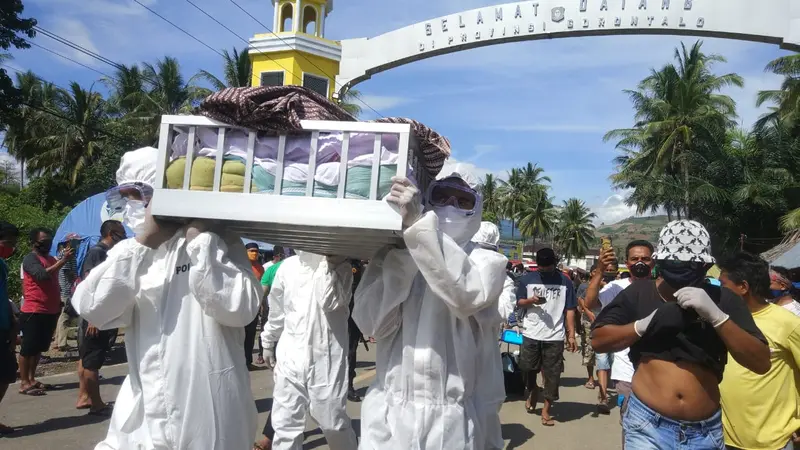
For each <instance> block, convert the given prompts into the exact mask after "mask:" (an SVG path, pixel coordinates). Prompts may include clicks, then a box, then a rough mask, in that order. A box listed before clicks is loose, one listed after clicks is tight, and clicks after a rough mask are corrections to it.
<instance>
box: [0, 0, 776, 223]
mask: <svg viewBox="0 0 800 450" xmlns="http://www.w3.org/2000/svg"><path fill="white" fill-rule="evenodd" d="M139 1H140V2H141V3H143V4H145V5H147V6H149V7H150V8H152V9H153V10H155V11H157V12H158V13H159V14H161V15H163V16H164V17H166V18H168V19H169V20H171V21H172V22H173V23H174V24H176V25H177V26H180V27H182V28H184V29H185V30H187V31H188V32H189V33H191V34H192V35H194V36H195V37H197V38H198V39H200V40H201V41H203V42H205V43H207V44H208V45H209V46H210V47H212V48H215V49H229V50H230V49H233V48H234V47H236V48H239V49H241V48H243V47H244V46H245V43H244V42H243V41H242V40H241V39H240V38H239V37H237V36H234V35H233V34H231V33H230V32H229V31H227V30H225V29H224V28H222V27H221V26H220V25H218V24H216V23H215V22H213V21H212V20H211V19H209V18H208V17H206V16H205V15H203V14H202V13H201V12H199V11H198V10H197V9H195V8H194V7H193V6H192V5H191V4H190V3H189V0H139ZM191 1H192V3H195V4H196V5H198V6H199V7H200V8H202V9H204V10H205V11H207V12H208V13H209V14H210V15H212V16H214V17H215V18H217V20H219V21H221V22H223V23H224V24H225V25H227V26H228V27H229V28H231V29H232V30H234V31H235V32H236V34H237V35H239V36H241V37H242V38H244V39H249V38H250V37H252V36H253V35H254V34H257V33H264V32H267V30H265V29H264V27H262V26H261V25H260V24H259V23H258V22H256V21H255V20H253V19H252V18H250V17H248V16H247V15H246V14H244V13H243V12H241V11H240V10H238V9H236V8H235V6H233V4H231V3H230V2H229V1H228V0H191ZM237 2H238V3H239V4H240V5H241V6H242V7H243V8H245V9H246V10H247V11H248V12H250V13H251V14H252V15H253V16H255V17H256V18H258V19H259V20H260V21H261V22H262V23H264V24H266V25H269V26H271V25H272V17H273V13H272V2H271V1H270V0H237ZM500 3H503V0H403V1H402V2H389V1H387V0H337V1H336V2H335V8H334V11H333V12H332V13H331V14H330V15H329V16H328V18H327V21H326V25H325V28H326V30H325V34H326V37H327V38H329V39H333V40H340V39H349V38H359V37H372V36H376V35H379V34H382V33H385V32H388V31H391V30H394V29H397V28H401V27H403V26H406V25H411V24H413V23H417V22H422V21H425V20H427V19H432V18H435V17H439V16H442V15H446V14H452V13H457V12H460V11H466V10H469V9H472V8H477V7H481V6H490V5H495V4H500ZM24 4H25V15H27V16H32V17H35V18H36V19H37V20H38V21H39V25H40V26H41V27H42V28H43V29H46V30H48V31H51V32H53V33H56V34H58V35H61V36H62V37H64V38H66V39H69V40H71V41H73V42H75V43H77V44H79V45H81V46H83V47H85V48H88V49H90V50H92V51H94V52H96V53H99V54H101V55H103V56H105V57H106V58H109V59H111V60H113V61H116V62H118V63H123V64H133V63H139V62H143V61H144V62H155V61H156V60H157V59H158V58H161V57H163V56H167V55H168V56H173V57H176V58H178V60H179V61H180V63H181V66H182V69H183V73H184V75H185V77H186V78H187V79H188V78H189V77H191V76H192V75H194V74H195V73H197V72H198V71H199V70H201V69H205V70H208V71H210V72H212V73H216V74H218V75H221V71H222V61H221V58H220V56H219V55H218V54H216V53H215V52H213V51H212V50H211V49H209V48H207V47H205V46H204V45H202V44H200V43H198V42H197V41H195V40H194V39H193V38H191V37H189V36H186V35H185V34H183V33H182V32H181V31H179V30H178V29H176V28H174V27H173V26H172V25H170V24H168V23H166V22H164V21H163V20H162V19H160V18H159V17H158V16H156V15H155V14H153V13H151V12H150V11H148V10H147V9H145V8H144V7H142V6H141V5H139V4H137V3H136V2H134V1H133V0H25V1H24ZM696 39H697V38H694V37H686V36H683V37H677V36H609V37H584V38H566V39H553V40H540V41H530V42H520V43H513V44H501V45H494V46H489V47H484V48H480V49H475V50H469V51H462V52H457V53H453V54H449V55H443V56H437V57H434V58H430V59H427V60H423V61H419V62H415V63H412V64H409V65H405V66H401V67H398V68H395V69H392V70H389V71H387V72H383V73H381V74H377V75H375V76H373V77H372V79H370V80H368V81H366V82H363V83H361V84H359V85H358V86H357V89H358V90H359V91H360V92H361V93H362V95H363V97H362V98H363V100H364V102H365V103H367V104H368V105H369V106H370V107H371V108H374V109H375V110H377V111H379V112H380V113H381V114H382V115H384V116H403V117H409V118H413V119H416V120H419V121H421V122H423V123H425V124H426V125H428V126H430V127H431V128H433V129H435V130H437V131H438V132H440V133H441V134H443V135H445V136H447V137H448V138H449V139H450V140H451V142H452V144H453V155H452V158H453V159H454V160H456V161H458V162H463V163H467V164H470V165H471V169H472V170H473V171H474V173H475V174H476V175H478V176H484V175H485V174H487V173H493V174H496V175H498V176H504V175H505V174H506V172H507V171H508V170H509V169H510V168H512V167H518V166H523V165H525V164H527V163H528V162H533V163H536V164H538V165H539V166H541V167H543V168H544V169H545V171H546V174H547V175H548V176H549V177H550V178H551V179H552V195H554V196H555V198H556V200H557V202H558V203H561V202H562V201H564V200H566V199H568V198H570V197H578V198H580V199H582V200H584V201H585V202H586V203H587V205H589V206H590V207H591V209H592V211H594V212H595V213H596V214H597V215H598V219H597V222H598V224H599V223H613V222H616V221H619V220H622V219H625V218H627V217H629V216H631V215H633V214H634V212H635V211H634V210H633V209H632V208H630V207H628V206H626V205H625V204H624V202H623V200H624V195H625V192H620V191H615V190H614V189H613V187H612V185H611V183H610V182H609V176H610V175H611V174H612V173H613V170H614V165H613V163H612V159H613V158H614V157H615V156H616V151H615V149H614V143H604V142H603V139H602V138H603V135H604V134H605V133H606V132H607V131H608V130H611V129H614V128H625V127H629V126H631V125H632V123H633V110H632V108H631V105H630V102H629V100H628V97H627V96H626V94H624V93H623V90H624V89H633V88H635V87H636V85H637V84H638V82H639V81H640V80H641V79H642V78H644V77H646V76H647V75H648V74H649V71H650V69H651V68H660V67H661V66H663V65H664V64H666V63H669V62H671V60H672V57H673V52H674V48H675V47H676V46H679V45H680V44H681V42H682V41H683V42H684V43H686V44H687V45H692V44H693V43H694V41H695V40H696ZM703 40H704V46H703V49H704V51H705V52H706V53H716V54H720V55H722V56H724V57H726V58H727V60H728V62H727V63H726V64H720V65H718V66H717V67H716V70H717V72H718V73H720V74H721V73H729V72H736V73H738V74H740V75H741V76H742V77H743V78H744V80H745V86H744V88H743V89H738V88H735V89H730V90H729V91H727V92H726V93H727V94H729V95H730V96H731V97H732V98H733V99H734V100H735V101H736V102H737V104H738V111H739V116H740V121H741V125H742V126H743V127H750V126H751V125H752V124H753V122H755V120H756V119H757V118H758V117H759V115H761V114H762V113H763V112H764V111H763V108H762V109H761V110H760V109H759V108H756V106H755V101H756V94H757V92H758V91H760V90H764V89H774V88H777V87H778V86H779V85H780V79H779V78H778V77H776V76H774V75H771V74H767V73H765V72H764V67H765V66H766V64H767V63H768V62H769V61H771V60H773V59H775V58H777V57H779V56H782V55H785V54H787V52H785V51H783V50H780V49H779V48H778V47H777V46H776V45H772V44H763V43H752V42H744V41H735V40H722V39H709V38H704V39H703ZM35 42H37V43H39V44H41V45H43V46H45V47H47V48H50V49H52V50H55V51H57V52H59V53H62V54H64V55H66V56H69V57H71V58H74V59H76V60H77V61H79V62H81V63H83V64H85V65H87V66H89V67H91V68H92V69H94V70H97V71H99V72H104V73H106V74H109V73H111V72H112V68H111V67H110V66H107V65H104V64H103V63H101V62H99V61H96V60H94V59H92V58H89V57H87V56H85V55H83V54H80V53H78V52H76V51H74V50H72V49H70V48H68V47H66V46H64V45H62V44H59V43H57V42H55V41H52V40H50V39H49V38H47V37H45V36H39V37H38V38H37V39H36V40H35ZM13 56H14V60H13V61H11V62H10V64H11V65H12V66H13V67H15V68H17V69H23V70H27V69H30V70H33V71H34V72H35V73H37V74H38V75H39V76H40V77H42V78H43V79H45V80H48V81H51V82H53V83H56V84H58V85H61V86H66V85H67V84H68V83H69V82H70V81H77V82H79V83H80V84H82V85H83V86H84V87H89V86H91V85H92V84H93V83H94V86H95V88H96V89H98V90H101V91H103V90H104V89H105V88H104V87H103V86H102V85H101V83H99V82H98V80H99V79H100V78H101V76H102V75H100V74H98V73H96V72H94V71H92V70H89V69H87V68H84V67H81V66H79V65H76V64H74V63H72V62H69V61H66V60H64V59H61V58H59V57H57V56H55V55H52V54H50V53H48V52H46V51H45V50H42V49H40V48H36V47H34V48H31V49H28V50H24V51H15V52H13ZM364 109H365V113H364V114H363V115H362V118H363V119H371V118H374V117H375V114H374V113H372V112H371V111H370V110H369V108H364ZM4 158H6V159H7V158H8V155H7V154H2V153H0V159H4Z"/></svg>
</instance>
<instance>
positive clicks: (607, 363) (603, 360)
mask: <svg viewBox="0 0 800 450" xmlns="http://www.w3.org/2000/svg"><path fill="white" fill-rule="evenodd" d="M594 359H595V363H596V365H595V368H596V369H597V370H611V363H612V362H613V361H614V354H613V353H596V354H595V355H594Z"/></svg>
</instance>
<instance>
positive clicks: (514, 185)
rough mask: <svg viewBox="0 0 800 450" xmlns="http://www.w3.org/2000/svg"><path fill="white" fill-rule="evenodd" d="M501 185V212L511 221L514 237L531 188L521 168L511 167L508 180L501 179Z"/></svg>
mask: <svg viewBox="0 0 800 450" xmlns="http://www.w3.org/2000/svg"><path fill="white" fill-rule="evenodd" d="M501 183H502V185H501V186H500V189H499V192H500V214H501V215H502V216H503V217H504V218H506V219H508V220H510V221H511V239H514V229H515V228H516V224H517V219H518V217H519V213H520V211H522V209H523V208H524V207H525V203H526V202H527V195H528V194H529V192H530V191H529V189H528V186H527V184H526V183H525V178H523V175H522V171H521V170H520V169H511V170H510V171H509V172H508V181H501Z"/></svg>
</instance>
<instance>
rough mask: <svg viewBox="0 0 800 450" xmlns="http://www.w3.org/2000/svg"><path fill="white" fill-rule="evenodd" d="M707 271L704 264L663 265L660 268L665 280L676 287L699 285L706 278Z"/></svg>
mask: <svg viewBox="0 0 800 450" xmlns="http://www.w3.org/2000/svg"><path fill="white" fill-rule="evenodd" d="M707 271H708V270H707V269H706V267H704V266H703V267H700V268H697V267H692V265H690V264H669V265H662V266H661V267H660V269H659V273H660V274H661V277H662V278H664V281H666V282H667V284H669V285H670V286H672V287H673V288H675V289H681V288H685V287H688V286H697V285H698V284H700V282H701V281H703V280H705V278H706V272H707Z"/></svg>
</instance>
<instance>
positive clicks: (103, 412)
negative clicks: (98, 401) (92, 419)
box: [86, 405, 114, 417]
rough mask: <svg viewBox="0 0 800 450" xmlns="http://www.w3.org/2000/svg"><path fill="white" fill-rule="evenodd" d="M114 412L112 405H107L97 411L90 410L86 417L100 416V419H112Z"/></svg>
mask: <svg viewBox="0 0 800 450" xmlns="http://www.w3.org/2000/svg"><path fill="white" fill-rule="evenodd" d="M113 412H114V408H112V407H111V405H105V406H103V407H102V408H100V409H97V410H89V412H88V413H86V415H88V416H98V417H111V414H112V413H113Z"/></svg>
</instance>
